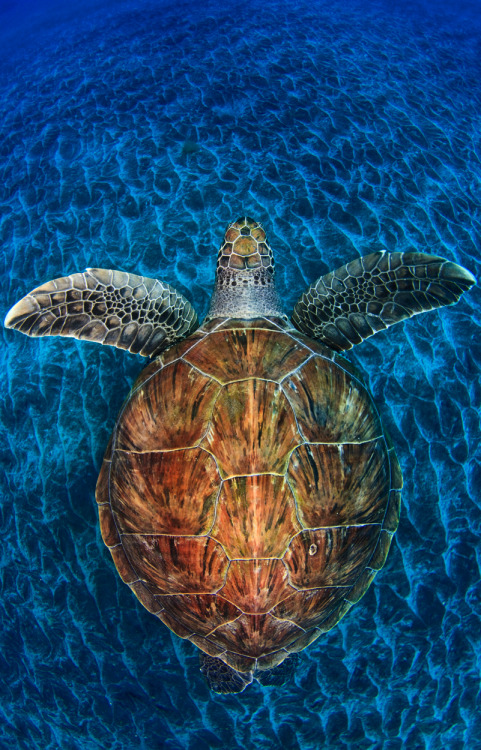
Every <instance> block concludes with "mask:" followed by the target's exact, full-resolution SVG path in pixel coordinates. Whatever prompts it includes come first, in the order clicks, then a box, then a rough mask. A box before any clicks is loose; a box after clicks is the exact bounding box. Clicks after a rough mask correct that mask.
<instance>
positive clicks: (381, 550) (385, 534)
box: [369, 529, 392, 571]
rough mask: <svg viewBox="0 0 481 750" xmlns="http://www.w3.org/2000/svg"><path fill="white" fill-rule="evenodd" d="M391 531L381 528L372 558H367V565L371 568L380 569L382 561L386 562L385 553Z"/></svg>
mask: <svg viewBox="0 0 481 750" xmlns="http://www.w3.org/2000/svg"><path fill="white" fill-rule="evenodd" d="M391 540H392V533H391V532H390V531H386V530H385V529H383V531H381V535H380V537H379V541H378V544H377V547H376V549H375V552H374V554H373V556H372V558H371V559H370V560H369V567H370V568H372V569H373V570H376V571H377V570H381V568H382V567H383V565H384V563H385V562H386V558H387V553H388V552H389V547H390V546H391Z"/></svg>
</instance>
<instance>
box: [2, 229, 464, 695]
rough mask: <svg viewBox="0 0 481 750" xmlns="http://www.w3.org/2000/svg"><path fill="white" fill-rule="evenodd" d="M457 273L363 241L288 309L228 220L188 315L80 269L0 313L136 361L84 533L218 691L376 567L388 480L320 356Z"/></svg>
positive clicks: (163, 295) (351, 381)
mask: <svg viewBox="0 0 481 750" xmlns="http://www.w3.org/2000/svg"><path fill="white" fill-rule="evenodd" d="M473 283H474V278H473V277H472V276H471V274H470V273H469V272H468V271H466V270H464V269H463V268H461V267H460V266H458V265H456V264H455V263H452V262H450V261H447V260H444V259H443V258H440V257H437V256H432V255H426V254H424V253H414V252H411V253H401V252H393V253H389V252H385V251H383V252H375V253H372V254H370V255H367V256H365V257H363V258H358V259H356V260H354V261H351V262H350V263H348V264H347V265H345V266H343V267H342V268H339V269H337V270H336V271H333V272H331V273H329V274H327V275H326V276H323V277H322V278H320V279H318V280H317V281H316V282H315V283H313V284H312V285H311V286H310V287H309V288H308V289H307V290H306V291H305V292H304V294H302V296H301V297H300V299H299V300H298V302H297V304H296V305H295V307H294V311H293V314H292V318H291V320H289V319H288V318H287V316H286V315H285V314H284V311H283V309H282V305H281V302H280V300H279V297H278V294H277V291H276V287H275V278H274V261H273V256H272V252H271V249H270V247H269V244H268V242H267V239H266V235H265V232H264V230H263V228H262V227H261V225H260V224H258V223H257V222H256V221H254V220H252V219H250V218H248V217H242V218H240V219H238V220H237V221H235V222H233V223H232V224H230V225H229V227H228V228H227V231H226V234H225V237H224V240H223V243H222V245H221V248H220V250H219V255H218V263H217V273H216V282H215V288H214V293H213V297H212V301H211V305H210V309H209V313H208V315H207V318H206V319H205V321H204V322H203V324H202V325H201V326H199V323H198V320H197V315H196V313H195V310H194V309H193V307H192V305H191V304H190V303H189V302H188V301H187V300H186V299H185V298H184V297H183V296H182V295H181V294H179V293H178V292H177V291H176V290H175V289H174V288H172V287H171V286H169V285H168V284H165V283H164V282H161V281H157V280H153V279H148V278H145V277H142V276H136V275H134V274H130V273H125V272H121V271H112V270H105V269H98V268H90V269H87V270H86V271H85V272H84V273H76V274H73V275H71V276H67V277H63V278H58V279H55V280H53V281H49V282H48V283H46V284H44V285H42V286H40V287H38V288H37V289H35V290H33V291H32V292H30V294H28V295H27V296H26V297H24V298H23V299H22V300H20V302H18V303H17V304H16V305H15V306H14V307H13V308H12V309H11V310H10V312H9V313H8V315H7V318H6V320H5V325H6V326H7V327H9V328H16V329H18V330H19V331H22V332H23V333H26V334H28V335H30V336H46V335H52V336H53V335H61V336H74V337H75V338H79V339H87V340H90V341H96V342H98V343H102V344H110V345H112V346H117V347H120V348H122V349H128V350H129V351H131V352H135V353H139V354H142V355H144V356H146V357H152V358H153V359H152V361H151V363H150V364H149V365H148V366H147V367H146V368H145V369H144V370H143V371H142V372H141V374H140V376H139V378H138V379H137V381H136V383H135V384H134V387H133V389H132V391H131V394H130V396H129V398H128V400H127V401H126V403H125V404H124V406H123V408H122V410H121V412H120V414H119V417H118V419H117V422H116V424H115V427H114V430H113V434H112V438H111V440H110V443H109V446H108V448H107V451H106V454H105V458H104V461H103V464H102V469H101V472H100V476H99V480H98V484H97V502H98V507H99V515H100V525H101V530H102V537H103V539H104V542H105V544H106V545H107V546H108V548H109V549H110V552H111V554H112V558H113V560H114V563H115V565H116V567H117V570H118V572H119V574H120V576H121V578H122V579H123V581H125V583H127V584H128V585H129V586H130V588H131V589H132V591H133V592H134V593H135V594H136V596H137V597H138V598H139V600H140V601H141V602H142V604H143V605H144V606H145V607H146V608H147V609H148V610H149V611H150V612H152V613H153V614H154V615H156V616H157V617H158V618H159V619H160V620H162V622H163V623H165V625H167V626H168V627H169V628H170V629H171V630H173V632H174V633H176V634H177V635H178V636H180V637H181V638H187V639H189V640H190V641H191V642H192V643H194V644H195V645H196V646H198V647H199V649H200V650H201V669H202V671H203V673H204V675H205V676H206V679H207V681H208V683H209V685H210V687H211V688H212V689H213V690H215V691H217V692H226V693H228V692H240V691H241V690H243V689H244V688H245V687H246V685H248V684H249V683H250V682H252V680H253V679H257V680H258V681H259V682H260V683H262V684H265V685H267V684H282V682H283V681H284V680H285V679H286V678H287V676H288V675H289V674H290V673H291V672H292V669H293V666H294V661H295V655H296V653H297V652H299V651H301V650H302V649H304V648H305V647H306V646H308V645H309V644H310V643H312V642H313V641H314V640H315V639H316V638H318V636H320V635H321V634H322V633H325V632H326V631H328V630H329V629H330V628H332V627H333V626H334V625H335V624H336V623H337V622H338V621H339V620H340V619H341V617H343V616H344V615H345V614H346V612H347V611H348V610H349V609H350V607H351V606H352V605H353V604H354V603H355V602H357V601H358V600H359V599H360V598H361V597H362V596H363V594H364V593H365V592H366V590H367V588H368V587H369V585H370V584H371V582H372V580H373V578H374V577H375V575H376V573H377V572H378V571H379V570H380V569H381V568H382V566H383V565H384V562H385V560H386V555H387V553H388V550H389V546H390V543H391V538H392V535H393V533H394V532H395V530H396V527H397V524H398V518H399V504H400V495H401V492H400V491H401V487H402V476H401V471H400V468H399V464H398V461H397V459H396V455H395V452H394V449H393V447H392V444H391V442H390V440H389V438H388V436H387V435H386V432H385V431H384V430H383V427H382V424H381V420H380V418H379V415H378V412H377V410H376V407H375V405H374V403H373V401H372V398H371V396H370V394H369V392H368V390H367V389H366V387H365V385H364V383H363V380H362V377H361V375H360V374H359V373H358V372H357V370H356V369H355V368H354V367H353V366H352V365H351V364H350V363H349V362H348V361H347V360H346V359H345V358H343V357H342V356H340V355H339V354H338V352H341V351H344V350H347V349H350V348H351V347H352V346H353V345H354V344H358V343H360V342H361V341H363V340H364V339H365V338H367V337H368V336H371V335H372V334H373V333H375V332H376V331H379V330H381V329H384V328H387V327H388V326H390V325H392V324H393V323H396V322H398V321H400V320H403V319H405V318H408V317H410V316H412V315H415V314H417V313H421V312H423V311H426V310H431V309H433V308H436V307H440V306H443V305H449V304H453V303H454V302H456V301H457V300H458V299H459V298H460V296H461V295H462V293H463V292H464V291H466V290H467V289H469V287H470V286H471V285H472V284H473Z"/></svg>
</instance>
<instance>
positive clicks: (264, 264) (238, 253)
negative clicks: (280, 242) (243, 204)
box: [217, 216, 274, 286]
mask: <svg viewBox="0 0 481 750" xmlns="http://www.w3.org/2000/svg"><path fill="white" fill-rule="evenodd" d="M273 280H274V257H273V255H272V250H271V249H270V247H269V245H268V243H267V238H266V233H265V232H264V229H263V228H262V226H261V225H260V224H259V223H258V222H257V221H254V219H251V218H249V216H242V217H241V218H240V219H237V221H234V222H232V224H229V226H228V227H227V230H226V233H225V235H224V241H223V243H222V245H221V247H220V250H219V254H218V256H217V281H218V283H220V284H232V285H233V286H236V285H237V284H242V283H243V281H244V283H246V284H248V283H254V284H262V285H265V284H270V283H272V281H273Z"/></svg>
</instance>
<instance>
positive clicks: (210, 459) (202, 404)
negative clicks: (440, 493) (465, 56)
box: [97, 319, 402, 672]
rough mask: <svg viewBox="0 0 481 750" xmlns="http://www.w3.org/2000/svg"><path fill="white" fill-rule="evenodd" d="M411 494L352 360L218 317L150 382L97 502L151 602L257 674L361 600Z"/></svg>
mask: <svg viewBox="0 0 481 750" xmlns="http://www.w3.org/2000/svg"><path fill="white" fill-rule="evenodd" d="M401 485H402V478H401V473H400V469H399V465H398V462H397V459H396V456H395V453H394V450H393V449H392V447H391V445H390V443H389V442H388V440H387V438H386V435H385V434H384V431H383V428H382V425H381V421H380V419H379V415H378V413H377V411H376V408H375V406H374V404H373V402H372V399H371V396H370V395H369V393H368V391H367V390H366V388H365V386H364V385H363V383H362V381H361V379H360V376H359V374H358V373H357V371H356V370H355V369H354V368H353V367H352V365H350V363H349V362H348V361H347V360H345V359H343V358H342V357H340V356H339V355H337V354H334V353H333V352H332V351H331V350H329V349H328V348H326V347H324V346H322V345H320V344H317V343H315V342H314V341H312V340H311V339H309V338H308V337H306V336H303V335H302V334H300V333H298V332H297V331H296V330H294V329H291V328H289V326H288V325H287V324H286V323H285V322H284V321H283V320H280V319H276V320H273V319H270V320H268V319H256V320H253V321H241V320H225V319H222V320H221V319H216V320H213V321H210V323H208V324H207V325H205V326H204V327H202V328H200V329H199V330H198V331H196V332H195V333H194V334H193V335H192V336H190V337H189V338H188V339H185V340H184V341H182V342H181V343H180V344H178V345H176V346H174V347H173V348H171V349H170V350H168V351H167V352H165V353H164V354H163V355H161V356H160V357H159V358H158V359H156V360H155V361H153V362H152V363H151V364H150V365H149V366H148V367H146V368H145V370H144V371H143V372H142V373H141V375H140V377H139V378H138V380H137V382H136V384H135V385H134V388H133V390H132V392H131V394H130V396H129V398H128V400H127V401H126V403H125V405H124V407H123V409H122V411H121V413H120V416H119V418H118V421H117V424H116V427H115V429H114V432H113V435H112V439H111V441H110V444H109V447H108V449H107V452H106V455H105V458H104V462H103V466H102V470H101V473H100V476H99V481H98V485H97V501H98V503H99V514H100V524H101V530H102V536H103V539H104V542H105V544H106V545H107V546H108V547H109V549H110V552H111V554H112V557H113V560H114V562H115V565H116V567H117V570H118V572H119V574H120V576H121V577H122V579H123V580H124V581H125V582H126V583H127V584H128V585H129V586H130V587H131V589H132V590H133V591H134V593H135V594H136V596H137V597H138V598H139V599H140V601H141V602H142V604H143V605H144V606H145V607H146V608H147V609H148V610H149V611H150V612H152V613H154V614H155V615H157V616H158V617H159V618H160V619H161V620H162V622H164V623H165V624H166V625H167V626H168V627H169V628H170V629H171V630H173V631H174V633H176V634H177V635H178V636H180V637H181V638H188V639H190V640H191V641H192V642H193V643H195V644H196V645H197V646H198V647H199V648H200V649H202V650H203V651H204V652H206V653H207V654H210V655H211V656H216V657H220V658H221V659H222V660H224V661H225V662H226V663H227V664H228V665H230V666H231V667H233V668H234V669H236V670H238V671H240V672H252V671H253V670H263V669H269V668H271V667H274V666H276V665H277V664H280V663H281V662H282V661H283V660H284V659H285V658H286V657H287V656H288V655H289V654H290V653H292V652H297V651H300V650H302V649H303V648H305V647H306V646H307V645H309V644H310V643H311V642H312V641H314V640H315V639H316V638H317V637H318V636H319V635H320V634H321V633H324V632H326V631H328V630H329V629H330V628H332V627H333V626H334V625H335V624H336V623H337V622H338V621H339V620H340V619H341V617H343V615H344V614H345V613H346V612H347V611H348V609H349V608H350V607H351V605H352V604H353V603H355V602H357V601H358V600H359V599H360V597H361V596H362V595H363V594H364V593H365V591H366V590H367V588H368V586H369V585H370V583H371V581H372V580H373V578H374V576H375V575H376V572H377V571H378V570H379V569H380V568H381V567H382V566H383V564H384V561H385V559H386V555H387V552H388V549H389V545H390V542H391V537H392V534H393V533H394V531H395V530H396V527H397V523H398V516H399V502H400V489H401Z"/></svg>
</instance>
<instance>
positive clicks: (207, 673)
mask: <svg viewBox="0 0 481 750" xmlns="http://www.w3.org/2000/svg"><path fill="white" fill-rule="evenodd" d="M199 660H200V671H201V672H202V674H203V675H204V677H205V679H206V682H207V684H208V686H209V688H210V689H211V690H213V691H214V693H242V691H243V690H244V689H245V688H246V687H247V685H250V683H251V682H252V675H251V674H243V673H242V672H237V670H235V669H232V667H229V665H228V664H226V663H225V662H224V661H222V659H219V658H218V657H216V656H209V655H208V654H205V653H204V652H203V651H201V652H200V654H199Z"/></svg>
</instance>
